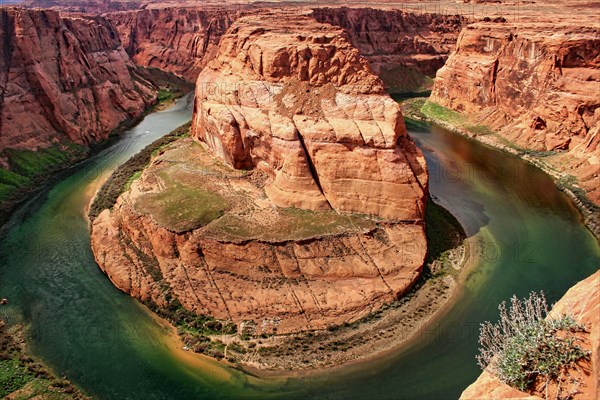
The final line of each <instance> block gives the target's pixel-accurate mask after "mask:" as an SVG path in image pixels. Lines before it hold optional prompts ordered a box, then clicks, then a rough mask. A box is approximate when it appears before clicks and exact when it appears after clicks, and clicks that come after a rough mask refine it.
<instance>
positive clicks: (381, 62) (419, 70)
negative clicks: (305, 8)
mask: <svg viewBox="0 0 600 400" xmlns="http://www.w3.org/2000/svg"><path fill="white" fill-rule="evenodd" d="M312 16H313V17H314V18H315V19H316V20H317V21H319V22H324V23H328V24H332V25H336V26H339V27H341V28H343V29H344V30H345V31H346V33H347V34H348V37H349V39H350V41H351V42H352V44H353V45H354V46H355V47H356V48H358V49H359V50H360V52H361V54H362V55H363V56H364V57H365V58H366V59H368V60H369V63H370V64H371V67H372V68H373V70H374V71H375V72H376V73H377V74H378V75H379V77H380V78H382V79H383V81H384V83H385V85H386V87H387V88H388V89H389V90H392V91H418V90H425V89H428V88H430V85H431V84H432V80H431V78H433V77H435V74H436V72H437V70H438V69H439V68H441V67H442V66H443V65H444V63H445V62H446V60H447V58H448V55H449V54H450V52H451V51H452V50H454V47H455V45H456V40H457V38H458V35H459V33H460V31H461V29H462V28H463V26H465V25H466V24H467V20H466V19H465V18H463V17H461V16H459V15H439V14H413V13H407V12H402V11H398V10H382V9H373V8H348V7H340V8H329V7H327V8H315V9H313V12H312Z"/></svg>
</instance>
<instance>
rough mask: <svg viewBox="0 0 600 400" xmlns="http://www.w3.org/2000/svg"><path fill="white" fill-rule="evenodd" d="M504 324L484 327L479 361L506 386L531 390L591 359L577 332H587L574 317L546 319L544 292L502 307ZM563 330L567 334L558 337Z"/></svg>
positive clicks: (502, 321) (490, 324) (546, 308)
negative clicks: (535, 384) (539, 380)
mask: <svg viewBox="0 0 600 400" xmlns="http://www.w3.org/2000/svg"><path fill="white" fill-rule="evenodd" d="M499 309H500V321H498V322H497V323H495V324H493V323H491V322H489V321H487V322H485V323H483V324H481V327H480V336H479V343H480V344H481V346H482V347H481V348H480V349H479V351H480V354H479V355H478V356H477V361H478V363H479V366H480V367H481V368H482V369H486V368H487V369H488V370H489V371H490V372H492V373H493V374H494V375H496V376H497V377H498V378H499V379H500V380H501V381H503V382H504V383H506V384H508V385H510V386H512V387H514V388H516V389H519V390H521V391H525V390H527V388H528V387H529V386H530V384H531V383H533V382H534V381H535V380H536V378H538V377H542V378H545V380H546V381H548V380H555V379H557V378H558V376H559V375H560V373H561V371H564V370H565V369H566V368H568V367H570V366H573V365H574V364H575V363H576V362H577V361H579V360H581V359H587V358H589V356H590V354H589V352H587V351H585V350H584V349H582V348H581V347H580V346H579V345H578V344H577V342H578V339H577V338H576V337H575V336H574V335H573V333H576V332H581V331H584V330H585V327H584V326H583V325H581V324H578V323H577V322H576V321H575V318H574V317H573V316H572V315H568V314H563V315H560V316H559V317H558V318H546V317H547V316H548V305H547V303H546V298H545V297H544V295H543V293H541V294H537V293H535V292H532V293H531V294H530V295H529V297H527V298H525V299H523V300H520V299H518V298H517V297H516V296H513V297H512V298H511V306H510V310H507V308H506V302H502V304H500V306H499ZM559 331H562V332H563V333H564V334H561V335H557V333H558V332H559Z"/></svg>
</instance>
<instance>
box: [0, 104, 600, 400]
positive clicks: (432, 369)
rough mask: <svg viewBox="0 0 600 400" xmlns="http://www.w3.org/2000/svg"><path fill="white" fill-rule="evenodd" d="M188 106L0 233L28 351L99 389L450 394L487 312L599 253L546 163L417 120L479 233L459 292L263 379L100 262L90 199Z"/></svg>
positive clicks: (74, 177)
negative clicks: (406, 330) (311, 367)
mask: <svg viewBox="0 0 600 400" xmlns="http://www.w3.org/2000/svg"><path fill="white" fill-rule="evenodd" d="M190 118H191V98H190V97H189V96H188V97H185V98H182V99H180V100H179V101H178V102H177V103H176V105H175V106H174V107H172V108H170V109H167V110H163V111H160V112H156V113H153V114H151V115H148V116H147V117H146V118H145V119H144V120H143V121H142V122H141V123H140V124H139V125H137V126H136V127H134V128H133V129H131V130H129V131H128V132H127V133H126V134H125V135H123V137H122V138H121V139H120V140H119V141H118V142H117V143H115V144H113V145H112V146H110V147H108V148H106V149H105V150H103V151H102V152H100V153H98V154H97V155H96V156H94V157H92V158H90V159H89V160H86V161H85V162H83V163H81V164H79V165H77V166H76V167H74V168H72V169H70V170H68V171H66V172H65V173H64V174H63V175H61V178H60V179H59V180H57V181H56V182H55V183H53V184H52V185H48V187H47V188H46V189H45V190H43V191H41V192H40V193H39V194H38V195H37V196H36V197H35V198H32V199H31V200H30V201H29V202H28V203H26V204H24V205H23V206H22V207H21V208H20V209H19V211H18V212H16V213H15V214H14V215H13V216H12V217H11V220H10V221H9V223H8V225H7V226H6V227H5V229H4V232H3V233H2V240H1V242H0V294H1V295H2V297H7V298H9V300H10V304H9V305H8V306H2V307H0V317H1V318H3V319H4V320H5V321H8V322H9V323H14V322H22V323H25V324H26V326H27V332H28V334H27V336H28V343H29V344H30V348H31V351H32V352H33V354H34V355H35V356H37V357H39V358H41V359H42V360H43V361H44V362H45V363H47V364H48V365H49V366H50V367H51V368H52V369H53V370H54V371H55V372H56V373H57V374H58V375H60V376H66V377H67V378H69V379H70V380H71V381H72V382H73V383H75V384H76V385H78V386H79V387H81V388H82V389H83V390H84V391H85V392H86V393H88V394H90V395H92V396H94V397H97V398H101V399H118V400H122V399H143V400H148V399H206V398H211V399H212V398H261V399H262V398H267V397H269V398H286V399H290V398H298V399H300V398H320V399H452V398H457V397H458V395H459V394H460V392H461V391H462V390H463V389H464V388H465V387H466V386H467V385H468V384H470V383H471V382H473V381H474V380H475V379H476V377H477V375H478V374H479V370H478V367H477V365H476V362H475V358H474V357H475V354H476V352H477V334H478V325H479V323H480V322H482V321H484V320H488V319H495V318H496V317H497V314H498V311H497V307H498V304H499V303H500V302H501V301H503V300H507V299H508V298H509V297H510V296H511V295H513V294H517V295H519V296H524V295H526V294H527V293H528V292H530V291H531V290H542V289H543V290H544V291H545V293H546V295H547V297H548V299H549V300H550V302H555V301H556V300H558V299H559V298H560V297H561V296H562V295H563V294H564V293H565V292H566V290H567V289H568V288H569V287H570V286H572V285H573V284H575V283H576V282H577V281H579V280H581V279H583V278H585V277H587V276H589V275H590V274H592V273H593V272H594V271H595V270H596V269H597V268H598V266H599V265H600V249H599V247H598V243H597V242H596V240H595V239H594V237H593V236H592V235H591V233H590V232H589V231H588V230H587V229H586V228H585V227H584V226H583V224H582V220H581V217H580V215H579V213H578V212H577V210H576V209H575V207H574V206H573V204H572V202H571V201H570V200H569V199H568V198H567V197H566V196H565V195H564V194H562V193H561V192H559V191H558V190H557V189H556V188H555V187H554V184H553V183H552V181H551V179H550V178H549V177H548V176H547V175H545V174H543V173H542V172H540V171H539V170H537V169H535V168H533V167H531V166H529V165H528V164H526V163H524V162H522V161H521V160H519V159H518V158H516V157H513V156H510V155H507V154H503V153H500V152H498V151H496V150H492V149H488V148H486V147H484V146H482V145H480V144H478V143H476V142H473V141H469V140H467V139H464V138H462V137H459V136H457V135H454V134H452V133H450V132H447V131H445V130H443V129H440V128H437V127H431V128H430V129H425V130H423V131H420V132H411V135H412V136H413V137H414V138H415V140H416V141H417V143H418V145H419V147H421V149H423V151H424V153H425V155H426V157H427V161H428V163H429V168H430V174H431V178H430V190H431V194H432V196H433V197H434V198H435V199H436V201H438V202H439V203H441V204H442V205H443V206H444V207H446V208H447V209H449V210H450V211H451V212H452V213H453V214H454V215H455V216H456V217H457V218H458V219H459V221H460V222H461V223H462V224H463V226H464V227H465V229H466V231H467V234H468V235H469V236H470V237H473V240H476V241H478V242H479V243H480V246H477V248H478V250H477V251H476V254H475V250H473V254H471V255H470V256H473V257H477V259H478V262H477V266H476V267H475V268H474V270H473V272H471V273H470V274H469V275H468V278H467V279H466V282H465V285H464V288H463V290H462V291H461V293H460V296H459V298H458V299H457V301H456V302H455V303H454V304H453V305H452V307H450V308H449V310H448V311H447V312H445V313H444V315H443V316H441V317H440V318H438V319H437V322H435V323H433V324H432V325H431V326H428V327H425V328H424V329H423V331H422V332H421V333H420V334H418V335H417V336H416V337H415V338H414V339H413V340H412V341H411V343H410V346H406V347H405V348H404V350H401V351H398V352H394V353H390V354H388V355H386V356H383V357H379V358H377V359H376V360H373V361H368V362H363V363H358V364H354V365H351V366H346V367H342V368H337V369H335V370H331V371H326V372H325V373H319V374H314V375H310V376H307V377H302V378H288V379H283V378H280V379H273V380H261V379H258V378H254V377H252V376H249V375H246V374H244V373H242V372H239V371H237V370H234V369H231V368H228V367H225V366H223V365H222V364H219V363H217V362H215V361H213V360H210V359H207V358H204V357H201V356H198V357H196V356H191V355H190V356H187V357H182V356H181V353H182V352H181V351H173V350H172V349H170V348H169V347H168V343H169V342H172V340H170V333H169V332H170V331H168V330H167V329H166V328H165V326H164V325H163V324H160V323H158V322H157V320H156V319H155V318H153V317H152V315H150V314H149V313H148V311H147V310H146V309H145V308H144V307H142V306H141V305H139V304H138V303H137V302H136V301H134V300H133V299H132V298H130V297H129V296H128V295H126V294H124V293H122V292H120V291H119V290H117V289H116V288H114V287H113V286H112V284H111V283H110V282H109V280H108V279H107V278H106V276H105V275H103V274H102V273H101V272H100V270H99V269H98V267H97V265H96V263H95V262H94V258H93V256H92V253H91V250H90V245H89V241H90V238H89V231H88V227H87V221H86V219H85V212H86V207H87V205H88V203H89V201H90V199H91V196H93V194H94V191H95V190H96V189H97V188H98V185H99V184H100V183H101V182H102V180H103V179H105V178H106V177H107V176H108V174H110V172H111V171H112V170H114V168H116V167H117V166H118V165H119V164H121V163H123V162H124V161H126V160H127V159H128V158H129V157H131V156H132V155H133V154H135V153H137V152H138V151H139V150H141V149H142V148H143V147H145V146H146V145H147V144H149V143H151V142H152V141H154V140H155V139H157V138H158V137H160V136H162V135H164V134H166V133H168V132H170V131H171V130H173V129H174V128H176V127H178V126H180V125H182V124H183V123H185V122H187V121H189V120H190Z"/></svg>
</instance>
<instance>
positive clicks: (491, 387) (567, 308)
mask: <svg viewBox="0 0 600 400" xmlns="http://www.w3.org/2000/svg"><path fill="white" fill-rule="evenodd" d="M599 287H600V271H598V272H596V273H595V274H593V275H592V276H590V277H588V278H587V279H584V280H583V281H581V282H579V283H578V284H576V285H575V286H573V287H572V288H571V289H569V291H568V292H567V293H566V294H565V295H564V296H563V297H562V299H560V300H559V301H558V303H556V304H555V305H554V307H553V308H552V311H551V312H550V317H552V316H554V317H558V316H560V315H561V314H565V313H568V314H572V315H574V316H575V319H576V320H577V322H578V323H580V324H585V326H586V328H587V331H588V332H587V333H586V334H585V335H584V336H583V339H584V345H585V346H586V347H587V348H588V350H590V351H591V352H592V354H591V363H590V364H591V365H590V367H591V368H590V369H589V370H586V368H578V369H577V370H576V371H571V373H574V374H575V375H576V376H577V378H578V379H579V380H580V382H581V384H580V385H579V387H578V390H579V392H578V393H576V394H575V395H574V396H573V397H572V398H573V399H575V400H577V399H582V400H583V399H597V398H600V293H599V292H598V289H599ZM568 385H569V387H572V386H573V383H572V382H568ZM553 389H556V388H553ZM550 393H551V394H552V393H554V392H552V391H550ZM460 398H461V399H463V400H494V399H498V400H500V399H502V400H504V399H540V398H541V397H538V396H536V395H532V394H528V393H524V392H521V391H519V390H516V389H513V388H512V387H510V386H508V385H506V384H504V383H502V382H500V381H499V380H498V378H496V377H495V376H494V375H492V374H491V373H489V372H487V371H484V372H483V373H482V374H481V375H480V376H479V378H478V379H477V380H476V381H475V382H474V383H473V384H472V385H470V386H469V387H468V388H467V389H465V391H464V392H463V393H462V395H461V397H460ZM551 398H554V397H551ZM557 398H558V397H557Z"/></svg>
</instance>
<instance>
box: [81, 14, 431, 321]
mask: <svg viewBox="0 0 600 400" xmlns="http://www.w3.org/2000/svg"><path fill="white" fill-rule="evenodd" d="M192 137H193V138H194V139H195V140H194V141H192V140H191V139H185V140H182V141H178V142H176V143H175V144H174V145H172V147H171V148H169V149H167V150H165V151H163V152H162V154H161V155H159V156H157V157H156V158H155V159H154V161H153V162H152V165H151V166H150V167H149V168H147V169H146V170H145V171H144V173H143V174H142V176H141V178H140V179H139V180H138V181H135V182H134V183H133V184H132V185H131V188H130V190H128V191H127V192H126V193H124V194H123V195H122V196H121V197H120V198H119V199H118V201H117V204H116V205H115V206H114V207H113V208H112V209H111V210H105V211H103V212H102V213H101V214H100V215H99V216H98V218H97V219H96V220H95V221H94V223H93V229H92V247H93V250H94V254H95V257H96V260H97V262H98V264H99V265H100V267H101V268H102V269H103V270H104V271H105V272H106V273H107V275H108V276H109V277H110V279H111V280H112V281H113V282H114V283H115V285H116V286H117V287H119V288H121V289H122V290H124V291H126V292H128V293H130V294H132V295H133V296H135V297H138V298H140V299H143V300H147V301H151V302H154V303H156V304H158V305H159V306H162V307H169V306H170V305H171V304H173V301H175V300H177V301H178V302H179V303H181V304H182V305H183V306H184V307H185V308H186V309H188V310H191V311H193V312H196V313H198V314H209V315H212V316H214V317H216V318H219V319H224V320H231V321H234V322H236V323H239V324H242V323H244V325H246V326H253V327H254V331H255V332H256V333H262V332H267V333H272V332H277V333H289V332H297V331H303V330H310V329H323V328H325V327H328V326H330V325H336V324H341V323H343V322H347V321H355V320H357V319H359V318H360V317H362V316H364V315H366V314H368V313H369V312H371V311H374V310H377V309H378V308H379V307H381V305H383V304H384V303H386V302H389V301H391V300H393V299H395V298H397V297H398V296H401V295H402V294H404V293H405V292H406V291H407V290H409V288H410V287H411V286H412V285H413V284H414V282H415V280H416V279H417V278H418V276H419V274H420V272H421V269H422V264H423V260H424V257H425V254H426V249H427V245H426V239H425V234H424V226H423V212H424V202H425V198H426V195H427V171H426V167H425V162H424V159H423V156H422V154H421V153H420V152H419V150H418V149H417V148H416V147H415V145H414V143H413V142H412V140H411V139H410V138H409V137H408V136H407V134H406V129H405V127H404V123H403V119H402V114H401V112H400V109H399V106H398V105H397V103H396V102H394V101H393V100H391V99H390V98H389V96H388V95H387V94H385V93H384V91H383V86H382V83H381V81H380V80H379V79H378V78H377V77H376V76H375V75H374V74H373V73H372V72H371V70H370V67H369V65H368V63H367V61H366V60H365V59H364V58H362V57H361V56H360V55H359V53H358V51H357V50H356V49H355V48H354V47H352V45H351V44H350V43H349V41H348V40H347V38H346V36H345V34H344V32H343V31H342V30H341V29H339V28H335V27H332V26H331V25H327V24H320V23H318V22H316V21H314V20H313V19H310V18H308V17H298V16H297V15H286V16H285V18H283V17H282V16H281V14H278V13H274V14H267V15H260V16H255V17H243V18H241V19H238V20H237V21H236V22H235V23H234V24H233V25H232V26H231V28H230V29H229V30H228V32H227V33H226V34H225V35H224V36H223V38H222V40H221V44H220V47H219V50H218V53H217V55H216V58H214V59H213V60H212V61H211V62H209V63H208V64H207V66H206V67H205V68H204V69H203V71H202V72H201V74H200V75H199V77H198V83H197V89H196V100H195V106H194V117H193V121H192ZM198 142H200V143H198ZM250 321H252V322H250ZM248 324H249V325H248Z"/></svg>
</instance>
